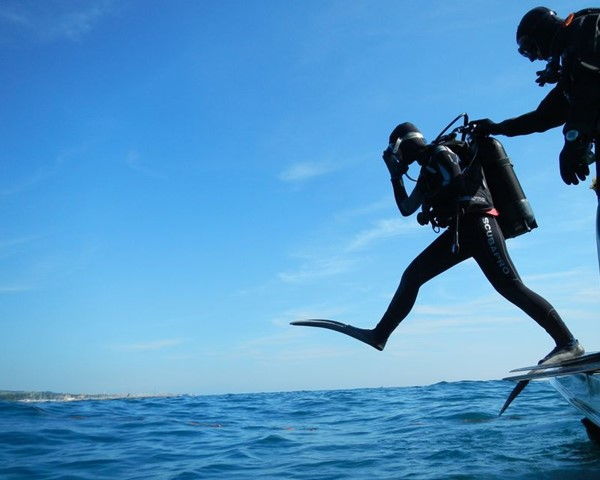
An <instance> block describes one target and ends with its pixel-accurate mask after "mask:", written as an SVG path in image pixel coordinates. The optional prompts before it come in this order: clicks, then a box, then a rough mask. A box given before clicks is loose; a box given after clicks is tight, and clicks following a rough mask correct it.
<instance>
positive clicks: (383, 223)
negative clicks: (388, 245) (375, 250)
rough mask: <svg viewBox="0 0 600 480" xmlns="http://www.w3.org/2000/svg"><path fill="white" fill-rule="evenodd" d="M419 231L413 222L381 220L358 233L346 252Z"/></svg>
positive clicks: (392, 219) (395, 219)
mask: <svg viewBox="0 0 600 480" xmlns="http://www.w3.org/2000/svg"><path fill="white" fill-rule="evenodd" d="M420 229H422V227H421V226H420V225H417V224H416V223H415V222H406V220H405V219H402V218H386V219H381V220H378V221H377V222H375V224H374V225H373V226H372V227H371V228H369V229H366V230H362V231H360V232H358V233H357V234H356V235H355V236H354V238H353V239H352V240H351V241H350V243H349V244H348V245H347V246H346V251H348V252H352V251H355V250H359V249H362V248H366V247H368V246H369V245H370V244H371V243H373V242H375V241H377V240H381V239H384V238H392V237H396V236H398V235H402V234H405V233H406V232H412V231H415V232H416V231H418V230H420Z"/></svg>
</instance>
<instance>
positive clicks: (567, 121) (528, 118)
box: [491, 8, 600, 200]
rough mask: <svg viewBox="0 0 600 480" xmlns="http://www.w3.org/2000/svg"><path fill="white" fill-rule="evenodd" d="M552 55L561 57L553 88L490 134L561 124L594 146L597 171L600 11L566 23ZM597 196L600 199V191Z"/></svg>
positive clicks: (599, 167) (580, 14)
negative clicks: (531, 105) (524, 111)
mask: <svg viewBox="0 0 600 480" xmlns="http://www.w3.org/2000/svg"><path fill="white" fill-rule="evenodd" d="M552 56H553V57H555V58H559V57H560V75H559V80H558V83H557V84H556V86H555V87H554V88H553V89H552V90H551V91H550V92H549V93H548V95H546V97H545V98H544V99H543V100H542V101H541V103H540V104H539V105H538V107H537V108H536V109H535V110H533V111H531V112H528V113H525V114H523V115H520V116H518V117H515V118H510V119H507V120H504V121H503V122H499V123H497V124H496V125H495V126H494V128H493V130H492V131H491V133H493V134H500V135H506V136H509V137H513V136H517V135H528V134H530V133H534V132H545V131H546V130H549V129H551V128H554V127H559V126H561V125H564V127H563V132H568V131H571V130H574V131H578V132H579V133H580V134H581V137H582V138H581V140H582V141H583V142H589V143H591V142H595V143H596V170H597V172H600V9H597V8H591V9H585V10H582V11H580V12H577V13H576V14H575V16H574V18H573V19H571V20H567V21H565V25H564V26H563V27H561V28H560V30H559V31H558V33H557V35H556V37H555V39H554V41H553V44H552ZM596 193H597V194H598V195H599V200H600V189H597V190H596Z"/></svg>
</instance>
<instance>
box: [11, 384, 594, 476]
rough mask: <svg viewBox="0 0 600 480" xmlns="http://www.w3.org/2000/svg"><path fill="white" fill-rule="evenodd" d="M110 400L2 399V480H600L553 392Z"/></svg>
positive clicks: (573, 415)
mask: <svg viewBox="0 0 600 480" xmlns="http://www.w3.org/2000/svg"><path fill="white" fill-rule="evenodd" d="M513 385H514V384H513V383H511V382H503V381H489V382H456V383H438V384H435V385H430V386H424V387H408V388H380V389H356V390H335V391H302V392H284V393H259V394H235V395H215V396H163V397H119V396H115V397H110V396H86V395H80V396H73V395H62V394H51V393H33V392H29V393H27V392H0V479H2V480H10V479H28V480H29V479H33V480H42V479H53V480H58V479H64V480H67V479H69V480H76V479H111V480H114V479H118V480H123V479H140V480H142V479H144V480H146V479H173V480H175V479H177V480H188V479H226V480H232V479H260V480H263V479H264V480H266V479H278V480H280V479H306V480H330V479H331V480H334V479H336V480H337V479H340V480H341V479H360V480H363V479H368V480H385V479H390V480H391V479H423V480H425V479H427V480H429V479H463V480H466V479H503V480H505V479H561V480H564V479H578V480H582V479H583V480H585V479H597V478H600V446H598V445H596V444H594V443H592V442H591V441H590V440H589V439H588V437H587V435H586V432H585V430H584V428H583V426H582V425H581V423H580V415H579V414H578V413H577V412H576V411H575V410H574V409H573V408H572V407H571V406H569V405H568V404H567V403H566V402H565V401H564V400H562V398H561V397H559V395H558V394H557V393H556V392H555V391H554V390H553V389H552V387H551V386H550V385H549V384H548V383H546V382H535V383H532V384H530V385H529V386H528V387H527V388H526V389H525V391H524V392H523V393H522V394H521V396H520V397H519V398H517V399H516V400H515V402H514V403H513V405H512V406H511V407H510V408H509V409H508V411H507V412H506V413H505V414H504V415H503V416H501V417H498V410H499V408H500V407H501V406H502V404H503V402H504V399H505V398H506V395H507V394H508V392H509V391H510V390H511V388H512V387H513Z"/></svg>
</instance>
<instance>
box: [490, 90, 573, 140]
mask: <svg viewBox="0 0 600 480" xmlns="http://www.w3.org/2000/svg"><path fill="white" fill-rule="evenodd" d="M568 111H569V102H568V100H567V98H566V97H565V94H564V91H563V89H562V87H561V86H560V84H558V85H557V86H555V87H554V88H553V89H552V90H551V91H550V92H549V93H548V95H546V97H545V98H544V99H543V100H542V101H541V103H540V104H539V106H538V107H537V108H536V109H535V110H533V111H532V112H529V113H525V114H523V115H520V116H518V117H515V118H509V119H508V120H504V121H503V122H499V123H497V124H495V125H494V126H493V128H492V131H491V132H490V133H492V135H494V134H495V135H506V136H507V137H515V136H517V135H528V134H530V133H535V132H545V131H546V130H550V129H551V128H555V127H558V126H560V125H562V124H563V123H565V121H566V120H567V115H568Z"/></svg>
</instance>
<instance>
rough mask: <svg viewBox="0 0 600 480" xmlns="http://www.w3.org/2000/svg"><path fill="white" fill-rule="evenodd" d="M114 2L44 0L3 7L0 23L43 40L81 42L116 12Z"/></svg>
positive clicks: (104, 0)
mask: <svg viewBox="0 0 600 480" xmlns="http://www.w3.org/2000/svg"><path fill="white" fill-rule="evenodd" d="M114 5H115V2H114V1H113V0H88V1H81V0H79V1H78V0H75V1H70V2H66V1H60V0H54V1H44V2H15V1H8V2H2V3H1V4H0V24H1V23H5V24H9V25H11V26H13V27H15V28H17V29H19V30H21V31H24V32H26V33H27V34H29V35H31V36H35V37H36V38H37V39H39V40H43V41H53V40H58V39H68V40H79V39H81V38H82V37H83V36H84V35H86V34H87V33H89V32H90V31H91V30H92V29H93V28H94V27H95V26H96V25H97V24H98V23H99V22H100V20H101V19H102V18H103V17H105V16H106V15H108V14H109V13H111V12H112V11H114Z"/></svg>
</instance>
